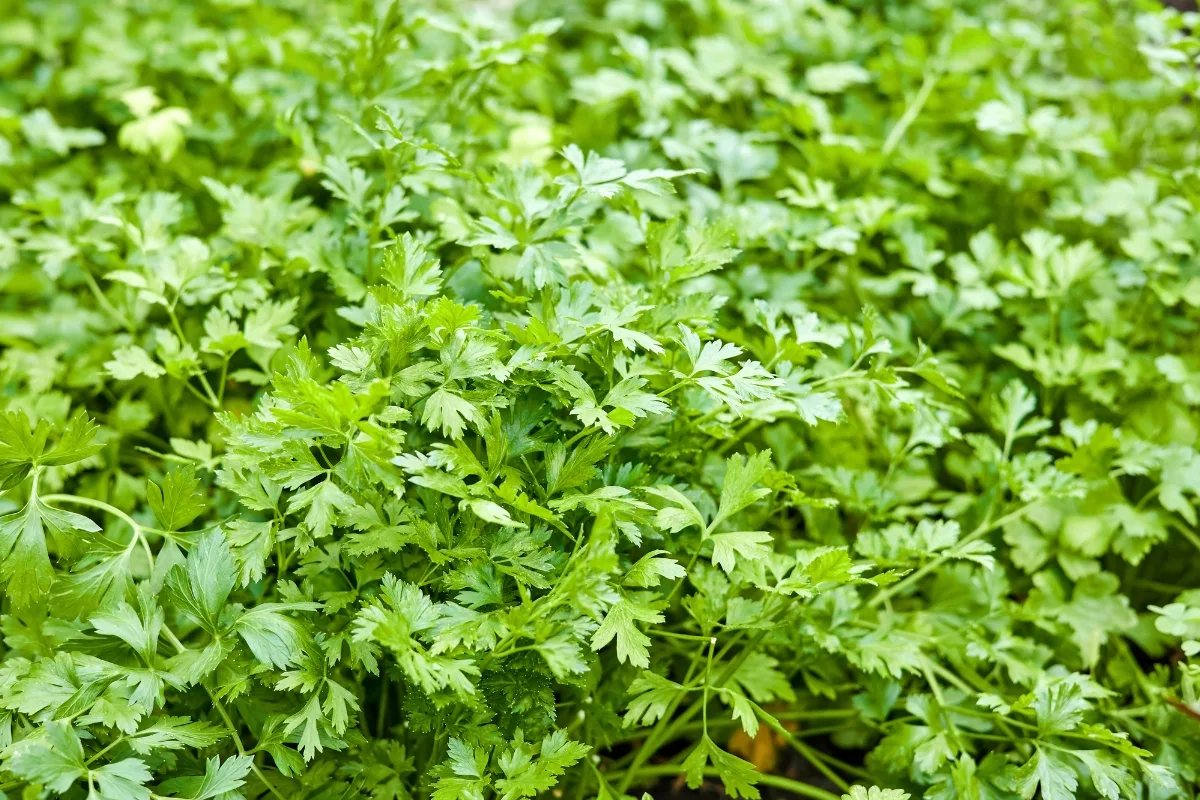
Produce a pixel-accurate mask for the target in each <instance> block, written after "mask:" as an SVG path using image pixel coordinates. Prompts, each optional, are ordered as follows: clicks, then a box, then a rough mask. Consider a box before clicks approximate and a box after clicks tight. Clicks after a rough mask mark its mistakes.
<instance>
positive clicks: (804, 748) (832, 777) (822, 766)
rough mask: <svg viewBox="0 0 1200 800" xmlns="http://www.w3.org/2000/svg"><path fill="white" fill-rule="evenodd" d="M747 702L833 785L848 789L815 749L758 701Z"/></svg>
mask: <svg viewBox="0 0 1200 800" xmlns="http://www.w3.org/2000/svg"><path fill="white" fill-rule="evenodd" d="M747 702H749V703H750V706H751V707H752V708H753V709H754V713H756V714H758V718H759V719H761V720H762V721H763V722H765V723H766V724H767V727H768V728H770V729H771V730H773V731H775V733H776V734H777V735H779V736H782V737H783V739H784V741H786V742H787V743H788V744H790V745H791V746H792V748H793V749H794V750H795V751H796V752H797V753H799V754H800V755H801V756H803V757H804V760H805V761H807V762H808V763H810V764H812V765H813V766H814V767H816V769H817V771H818V772H820V773H821V774H822V775H824V776H825V777H826V778H828V779H829V781H830V782H831V783H833V785H834V786H836V787H838V788H839V789H841V790H842V791H843V792H848V791H850V784H848V783H846V781H844V780H842V777H841V776H840V775H838V774H837V773H836V772H834V771H833V770H831V769H830V768H829V766H828V765H827V764H826V763H825V762H824V760H822V758H821V757H820V754H819V753H817V751H815V750H813V749H812V748H811V747H809V746H808V745H806V744H805V743H804V742H802V741H800V740H799V739H797V738H796V737H795V736H793V735H792V732H791V731H789V730H788V729H787V728H785V727H783V726H782V725H780V724H779V721H778V720H776V719H775V717H773V716H772V715H770V714H768V713H767V712H766V711H764V710H763V709H762V707H761V706H759V705H758V703H755V702H754V701H753V700H750V699H749V698H747Z"/></svg>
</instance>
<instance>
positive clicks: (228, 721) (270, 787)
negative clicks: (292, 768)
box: [162, 625, 288, 800]
mask: <svg viewBox="0 0 1200 800" xmlns="http://www.w3.org/2000/svg"><path fill="white" fill-rule="evenodd" d="M162 630H163V634H164V635H166V637H167V641H169V642H170V643H171V645H172V646H173V647H174V648H175V650H176V651H177V652H179V653H185V652H187V647H185V646H184V644H183V642H181V641H179V637H178V636H176V635H175V632H174V631H173V630H171V629H170V628H168V627H167V626H166V625H164V626H163V629H162ZM204 691H205V693H206V694H208V699H209V700H211V701H212V704H213V708H215V709H216V710H217V713H218V714H219V715H220V716H221V719H222V720H223V721H224V723H225V727H226V729H228V731H229V736H230V737H231V738H232V739H233V745H234V747H236V748H237V751H238V755H239V756H244V755H246V748H245V747H244V746H243V745H242V737H241V735H240V734H239V733H238V729H237V726H236V725H234V724H233V719H232V718H231V717H230V716H229V712H228V711H226V710H225V706H224V704H222V703H221V701H220V700H218V699H217V696H216V695H215V694H213V692H212V690H211V689H209V688H208V687H207V686H205V687H204ZM254 759H255V757H254V756H253V755H251V756H250V769H252V770H254V774H255V775H257V776H258V779H259V780H260V781H262V785H263V786H265V787H267V791H268V792H270V793H271V794H273V795H275V797H276V798H277V800H288V798H286V797H284V796H283V794H282V793H281V792H280V791H279V790H278V789H276V788H275V785H274V784H273V783H271V782H270V781H269V780H267V776H266V775H264V774H263V772H262V770H261V769H259V767H258V764H257V763H256V762H255V760H254Z"/></svg>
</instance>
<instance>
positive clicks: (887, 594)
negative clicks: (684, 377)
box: [867, 501, 1200, 608]
mask: <svg viewBox="0 0 1200 800" xmlns="http://www.w3.org/2000/svg"><path fill="white" fill-rule="evenodd" d="M1035 502H1036V501H1035ZM1032 506H1033V503H1029V504H1027V505H1023V506H1021V507H1020V508H1018V509H1017V510H1016V511H1011V512H1009V513H1008V514H1005V515H1004V516H1003V517H1000V519H998V520H995V521H994V522H988V521H986V520H985V521H984V522H983V523H981V524H980V525H979V527H977V528H976V529H975V530H973V531H971V532H970V533H968V534H967V535H966V536H965V537H963V538H962V539H960V540H959V542H958V544H956V545H955V546H954V547H952V548H950V549H949V550H948V551H946V552H945V553H943V554H942V555H940V556H938V557H937V558H935V559H934V560H933V561H930V562H929V563H928V564H926V565H925V566H923V567H921V568H920V569H918V570H917V571H916V572H913V573H912V574H911V575H909V576H908V577H906V578H905V579H904V580H902V581H899V582H897V583H893V584H892V585H891V586H888V587H887V588H885V589H882V590H881V591H879V592H878V593H876V594H875V596H874V597H872V598H871V599H870V600H868V601H867V607H868V608H875V607H877V606H879V605H880V604H881V603H883V602H884V601H886V600H889V599H891V598H892V597H893V596H895V595H896V593H897V592H899V591H900V590H902V589H904V588H906V587H908V586H911V585H912V584H914V583H916V582H917V581H919V580H921V578H924V577H925V576H926V575H928V574H929V573H931V572H933V571H934V570H935V569H937V568H938V567H940V566H942V564H945V563H946V562H947V561H949V560H950V559H951V558H954V557H955V555H956V554H957V553H958V551H959V550H960V549H961V548H962V547H963V546H964V545H967V544H970V543H971V542H973V541H975V540H976V539H978V538H980V537H981V536H985V535H987V534H989V533H991V532H992V531H994V530H995V529H996V528H1001V527H1003V526H1005V525H1007V524H1008V523H1010V522H1012V521H1013V520H1015V519H1017V518H1019V517H1021V516H1022V515H1023V514H1024V513H1025V512H1026V511H1028V510H1029V509H1030V508H1031V507H1032ZM1197 546H1198V547H1200V544H1198V545H1197Z"/></svg>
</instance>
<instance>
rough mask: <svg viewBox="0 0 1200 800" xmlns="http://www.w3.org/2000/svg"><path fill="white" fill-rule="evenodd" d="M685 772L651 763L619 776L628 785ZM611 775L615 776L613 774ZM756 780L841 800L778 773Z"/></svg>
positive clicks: (712, 772) (711, 770) (817, 799)
mask: <svg viewBox="0 0 1200 800" xmlns="http://www.w3.org/2000/svg"><path fill="white" fill-rule="evenodd" d="M686 772H687V770H685V769H684V768H683V765H682V764H653V765H651V766H648V767H642V768H640V769H639V770H638V771H637V773H636V775H632V776H631V775H630V772H629V771H628V770H627V771H626V772H625V774H624V775H622V776H621V778H622V780H621V782H622V783H623V784H626V785H628V784H630V783H632V782H633V781H634V780H636V779H637V778H653V777H657V776H660V775H682V774H684V773H686ZM703 772H704V775H706V776H707V777H710V778H719V777H720V775H719V774H718V772H717V770H716V768H715V767H705V768H704V771H703ZM613 777H616V776H615V775H614V776H613ZM757 781H758V782H759V783H761V784H762V785H763V786H771V787H774V788H776V789H783V790H784V791H786V792H791V793H792V794H798V795H800V796H801V797H809V798H812V800H841V798H839V797H838V796H837V795H836V794H834V793H833V792H829V791H826V790H825V789H819V788H817V787H816V786H812V785H811V784H807V783H802V782H800V781H794V780H792V779H791V778H783V777H780V776H779V775H758V776H757Z"/></svg>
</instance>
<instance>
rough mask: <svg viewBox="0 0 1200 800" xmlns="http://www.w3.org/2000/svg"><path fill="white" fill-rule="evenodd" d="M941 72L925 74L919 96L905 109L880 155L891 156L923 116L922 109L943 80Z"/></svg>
mask: <svg viewBox="0 0 1200 800" xmlns="http://www.w3.org/2000/svg"><path fill="white" fill-rule="evenodd" d="M941 77H942V73H941V70H937V69H931V70H929V71H928V72H926V73H925V80H923V81H921V88H920V89H918V90H917V94H916V96H915V97H913V99H912V102H910V103H909V104H908V108H906V109H904V114H902V115H901V117H900V119H899V120H897V121H896V124H895V126H893V127H892V130H891V132H889V133H888V137H887V139H886V140H885V141H884V143H883V149H882V150H880V153H881V154H882V155H884V156H888V155H891V152H892V151H893V150H895V149H896V147H897V146H898V145H899V144H900V140H901V139H903V138H904V134H905V133H907V132H908V129H909V127H910V126H911V125H912V124H913V123H914V122H915V121H916V119H917V117H918V116H920V114H921V109H923V108H924V107H925V103H926V102H927V101H928V100H929V95H930V94H932V93H933V88H934V87H935V86H937V82H938V81H939V80H940V79H941Z"/></svg>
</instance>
